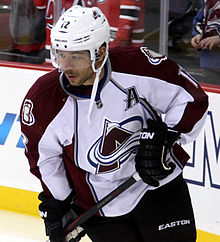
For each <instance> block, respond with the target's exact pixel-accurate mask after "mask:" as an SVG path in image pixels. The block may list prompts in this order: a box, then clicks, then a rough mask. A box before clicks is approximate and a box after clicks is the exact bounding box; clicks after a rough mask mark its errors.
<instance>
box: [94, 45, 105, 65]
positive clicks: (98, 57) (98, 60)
mask: <svg viewBox="0 0 220 242" xmlns="http://www.w3.org/2000/svg"><path fill="white" fill-rule="evenodd" d="M105 52H106V47H105V46H104V45H102V46H101V47H100V48H99V50H98V53H97V55H96V63H95V65H96V68H99V67H100V66H101V64H102V61H103V60H104V58H105Z"/></svg>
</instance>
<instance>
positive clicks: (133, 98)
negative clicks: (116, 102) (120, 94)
mask: <svg viewBox="0 0 220 242" xmlns="http://www.w3.org/2000/svg"><path fill="white" fill-rule="evenodd" d="M126 91H127V98H126V99H125V102H126V108H125V111H126V110H128V109H129V108H132V107H133V106H134V105H136V104H137V103H139V102H140V99H139V96H138V93H137V90H136V88H135V87H134V86H133V87H129V88H128V89H127V90H126Z"/></svg>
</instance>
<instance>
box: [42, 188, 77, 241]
mask: <svg viewBox="0 0 220 242" xmlns="http://www.w3.org/2000/svg"><path fill="white" fill-rule="evenodd" d="M38 198H39V200H40V201H42V202H41V203H40V205H39V212H40V215H41V217H42V218H43V219H44V224H45V230H46V235H47V236H49V239H50V242H63V241H64V240H63V224H62V217H63V215H64V214H65V213H66V212H67V211H68V210H69V209H70V208H71V202H72V199H73V195H72V194H70V195H69V196H68V197H67V198H66V199H65V200H64V201H60V200H57V199H54V198H46V197H45V194H44V192H41V193H40V194H39V196H38Z"/></svg>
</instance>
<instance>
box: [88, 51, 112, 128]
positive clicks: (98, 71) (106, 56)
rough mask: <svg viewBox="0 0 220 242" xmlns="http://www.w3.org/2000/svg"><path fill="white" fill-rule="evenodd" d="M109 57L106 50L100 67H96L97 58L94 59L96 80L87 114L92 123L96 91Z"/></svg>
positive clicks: (93, 66)
mask: <svg viewBox="0 0 220 242" xmlns="http://www.w3.org/2000/svg"><path fill="white" fill-rule="evenodd" d="M107 58H108V53H107V52H106V54H105V57H104V59H103V61H102V64H101V66H100V67H99V68H98V69H95V60H93V61H92V69H93V71H94V72H95V73H96V76H95V80H94V83H93V87H92V93H91V98H90V103H89V111H88V114H87V120H88V122H89V123H91V113H92V108H93V105H94V103H95V97H96V93H97V89H98V84H99V77H100V73H101V70H102V68H103V66H104V64H105V62H106V60H107Z"/></svg>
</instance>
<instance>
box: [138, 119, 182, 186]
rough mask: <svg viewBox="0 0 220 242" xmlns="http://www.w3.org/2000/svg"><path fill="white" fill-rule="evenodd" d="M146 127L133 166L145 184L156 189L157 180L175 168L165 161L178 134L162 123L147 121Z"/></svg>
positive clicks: (172, 164) (170, 162)
mask: <svg viewBox="0 0 220 242" xmlns="http://www.w3.org/2000/svg"><path fill="white" fill-rule="evenodd" d="M147 125H148V127H147V129H143V130H142V132H141V135H140V145H139V147H138V151H137V154H136V157H135V163H136V164H135V166H136V170H137V172H138V173H139V175H140V177H141V178H142V179H143V181H144V182H145V183H147V184H149V185H151V186H154V187H157V186H159V180H162V179H164V178H165V177H167V176H168V175H170V174H171V173H172V172H173V170H174V169H175V167H176V165H175V164H174V162H173V161H171V160H166V156H167V153H168V151H169V150H170V149H171V147H172V146H173V145H174V143H175V141H176V140H177V139H179V137H180V133H178V132H175V131H171V130H168V128H167V125H166V124H165V123H164V122H162V121H154V120H152V119H148V120H147Z"/></svg>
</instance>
